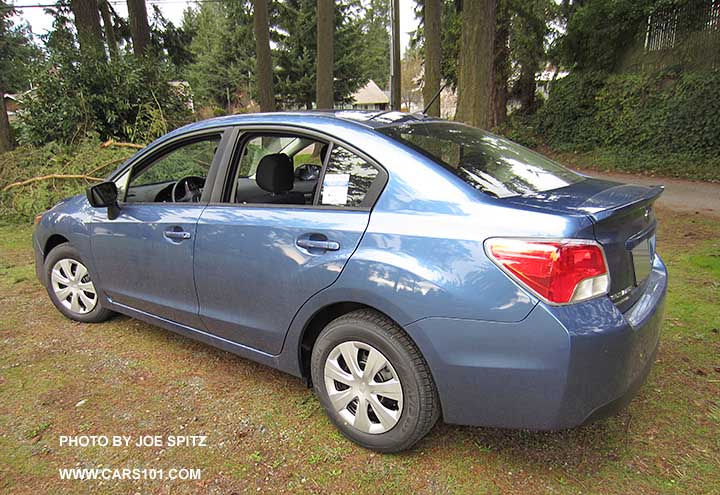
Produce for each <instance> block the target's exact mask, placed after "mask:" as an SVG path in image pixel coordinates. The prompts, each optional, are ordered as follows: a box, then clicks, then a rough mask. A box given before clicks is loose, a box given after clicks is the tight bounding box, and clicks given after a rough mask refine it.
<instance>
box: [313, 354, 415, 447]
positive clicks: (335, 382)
mask: <svg viewBox="0 0 720 495" xmlns="http://www.w3.org/2000/svg"><path fill="white" fill-rule="evenodd" d="M325 390H327V394H328V397H329V399H330V402H331V404H332V406H333V407H334V408H335V411H337V412H338V414H340V416H341V417H342V418H343V419H344V420H345V421H346V422H347V423H348V424H350V425H352V426H354V427H355V428H357V429H358V430H360V431H362V432H364V433H373V434H378V433H385V432H386V431H388V430H390V429H392V428H393V427H394V426H395V425H396V424H397V422H398V420H399V419H400V414H401V413H402V406H403V392H402V386H401V384H400V380H399V379H398V375H397V373H396V372H395V369H394V368H393V367H392V365H391V364H390V361H388V360H387V358H386V357H385V356H383V355H382V353H381V352H380V351H378V350H377V349H375V348H374V347H372V346H371V345H368V344H366V343H364V342H357V341H352V342H343V343H342V344H339V345H337V346H336V347H335V348H334V349H333V350H332V351H330V354H329V355H328V358H327V361H325Z"/></svg>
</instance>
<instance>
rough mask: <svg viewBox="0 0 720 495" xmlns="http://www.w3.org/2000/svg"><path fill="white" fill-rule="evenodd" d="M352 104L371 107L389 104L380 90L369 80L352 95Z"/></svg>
mask: <svg viewBox="0 0 720 495" xmlns="http://www.w3.org/2000/svg"><path fill="white" fill-rule="evenodd" d="M353 102H354V103H355V104H356V105H372V104H377V103H390V100H389V99H388V97H387V95H386V94H385V93H383V91H382V89H380V87H378V85H377V84H375V81H373V80H372V79H370V80H369V81H368V83H367V84H366V85H365V86H363V87H362V88H360V89H358V90H357V91H356V92H355V93H354V94H353Z"/></svg>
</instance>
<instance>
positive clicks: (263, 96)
mask: <svg viewBox="0 0 720 495" xmlns="http://www.w3.org/2000/svg"><path fill="white" fill-rule="evenodd" d="M253 30H254V32H255V52H256V71H257V92H258V95H259V100H260V110H261V111H263V112H274V111H275V89H274V85H273V65H272V54H271V53H270V21H269V15H268V2H267V0H253Z"/></svg>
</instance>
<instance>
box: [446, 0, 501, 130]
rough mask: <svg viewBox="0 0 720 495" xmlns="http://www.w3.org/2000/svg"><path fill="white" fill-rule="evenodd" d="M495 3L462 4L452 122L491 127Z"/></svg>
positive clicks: (488, 1) (481, 1)
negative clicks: (454, 112)
mask: <svg viewBox="0 0 720 495" xmlns="http://www.w3.org/2000/svg"><path fill="white" fill-rule="evenodd" d="M495 12H496V0H477V1H475V2H464V5H463V13H462V16H463V20H462V35H461V38H460V57H459V59H458V68H459V73H458V105H457V113H456V118H457V119H458V120H460V121H462V122H465V123H468V124H470V125H474V126H477V127H482V128H486V129H487V128H490V127H491V126H492V124H493V117H494V108H493V100H492V98H493V94H494V79H493V77H494V46H495Z"/></svg>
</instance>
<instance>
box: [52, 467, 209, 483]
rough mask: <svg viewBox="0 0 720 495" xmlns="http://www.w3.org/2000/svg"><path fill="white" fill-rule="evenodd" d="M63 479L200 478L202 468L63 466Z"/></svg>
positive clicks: (60, 470)
mask: <svg viewBox="0 0 720 495" xmlns="http://www.w3.org/2000/svg"><path fill="white" fill-rule="evenodd" d="M58 471H59V473H60V479H63V480H199V479H200V476H201V470H200V469H189V468H171V469H155V468H132V469H131V468H114V469H113V468H61V469H59V470H58Z"/></svg>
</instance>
